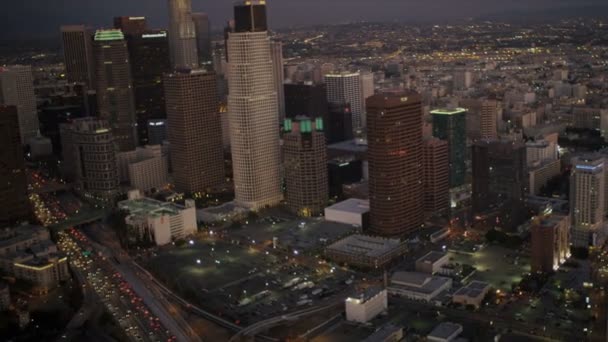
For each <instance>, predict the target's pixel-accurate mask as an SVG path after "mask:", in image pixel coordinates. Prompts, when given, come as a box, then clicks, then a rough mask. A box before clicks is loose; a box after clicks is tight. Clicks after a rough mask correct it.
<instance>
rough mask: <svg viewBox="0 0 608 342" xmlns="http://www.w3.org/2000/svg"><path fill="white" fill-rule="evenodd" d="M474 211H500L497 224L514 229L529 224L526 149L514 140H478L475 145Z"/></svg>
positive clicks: (473, 153)
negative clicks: (526, 202) (525, 223)
mask: <svg viewBox="0 0 608 342" xmlns="http://www.w3.org/2000/svg"><path fill="white" fill-rule="evenodd" d="M472 155H473V158H472V159H473V211H474V212H475V213H484V212H488V211H490V210H494V209H497V210H498V212H499V214H498V216H497V223H498V225H499V226H501V227H503V228H505V229H514V228H516V227H517V226H518V225H519V224H521V223H523V221H525V219H526V217H525V214H526V212H525V209H524V206H525V197H526V193H527V188H526V187H527V178H528V177H527V163H526V147H525V145H524V144H522V143H516V142H511V141H497V140H493V141H489V140H484V141H478V142H477V143H475V144H474V145H473V152H472Z"/></svg>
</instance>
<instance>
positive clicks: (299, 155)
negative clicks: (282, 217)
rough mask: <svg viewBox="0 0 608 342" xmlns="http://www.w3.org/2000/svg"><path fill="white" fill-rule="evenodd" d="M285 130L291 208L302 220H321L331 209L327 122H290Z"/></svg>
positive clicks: (286, 198)
mask: <svg viewBox="0 0 608 342" xmlns="http://www.w3.org/2000/svg"><path fill="white" fill-rule="evenodd" d="M284 129H285V134H284V135H283V162H284V165H285V189H286V195H285V200H286V202H287V206H288V207H289V208H290V209H291V211H292V212H294V213H295V214H297V215H299V216H305V217H308V216H317V215H319V214H321V213H322V212H323V209H325V207H326V206H327V201H328V197H329V184H328V181H327V151H326V149H325V135H324V134H323V119H322V118H316V119H315V120H314V121H313V120H311V119H308V118H302V119H300V120H295V121H292V120H291V119H287V120H285V124H284Z"/></svg>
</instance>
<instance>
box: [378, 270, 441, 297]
mask: <svg viewBox="0 0 608 342" xmlns="http://www.w3.org/2000/svg"><path fill="white" fill-rule="evenodd" d="M449 282H451V279H450V278H447V277H438V276H432V275H430V274H427V273H421V272H405V271H397V272H395V273H393V276H392V277H391V284H390V287H394V288H398V289H404V290H409V291H414V292H419V293H426V294H430V293H433V292H435V291H437V290H438V289H439V288H441V287H442V286H444V285H445V284H446V283H449Z"/></svg>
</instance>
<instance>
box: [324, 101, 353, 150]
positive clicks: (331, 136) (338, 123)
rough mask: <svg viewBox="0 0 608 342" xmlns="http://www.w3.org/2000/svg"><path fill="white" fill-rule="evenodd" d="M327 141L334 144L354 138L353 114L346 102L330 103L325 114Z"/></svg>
mask: <svg viewBox="0 0 608 342" xmlns="http://www.w3.org/2000/svg"><path fill="white" fill-rule="evenodd" d="M327 117H328V119H327V130H326V131H327V135H326V136H327V142H328V143H329V144H334V143H337V142H340V141H346V140H350V139H352V138H354V135H353V115H352V111H351V110H350V104H348V103H330V104H329V114H328V115H327Z"/></svg>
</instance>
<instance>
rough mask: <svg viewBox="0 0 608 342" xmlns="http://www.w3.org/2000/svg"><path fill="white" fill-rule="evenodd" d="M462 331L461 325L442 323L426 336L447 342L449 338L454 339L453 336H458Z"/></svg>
mask: <svg viewBox="0 0 608 342" xmlns="http://www.w3.org/2000/svg"><path fill="white" fill-rule="evenodd" d="M461 331H462V325H460V324H456V323H451V322H442V323H441V324H439V325H438V326H436V327H435V329H433V331H431V333H430V334H428V336H427V337H434V338H437V339H444V340H447V339H448V338H450V337H455V336H454V335H457V334H459V333H460V332H461Z"/></svg>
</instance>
